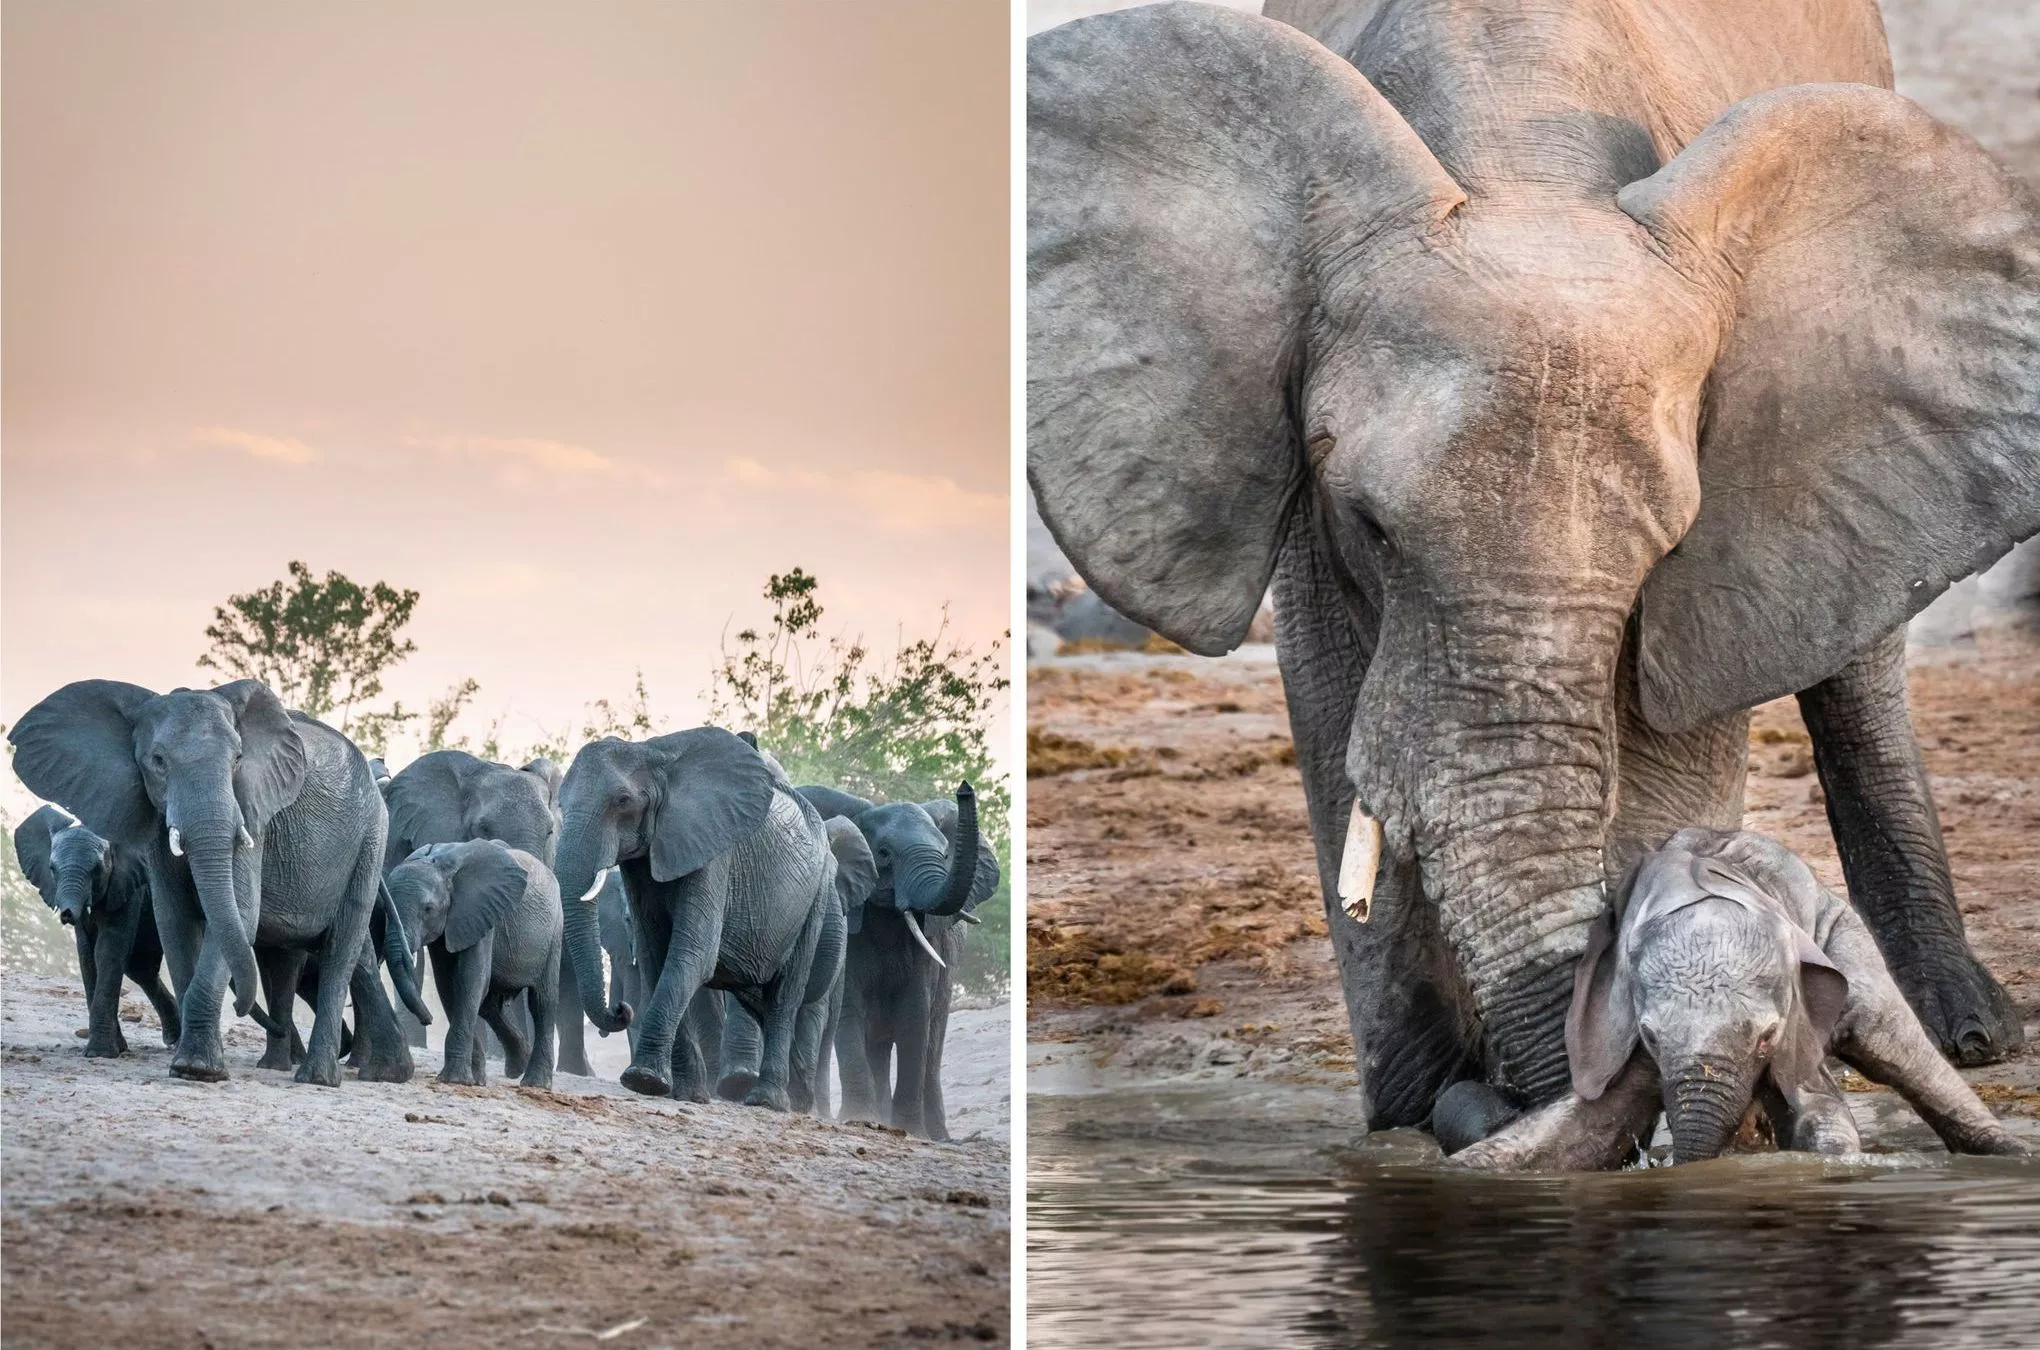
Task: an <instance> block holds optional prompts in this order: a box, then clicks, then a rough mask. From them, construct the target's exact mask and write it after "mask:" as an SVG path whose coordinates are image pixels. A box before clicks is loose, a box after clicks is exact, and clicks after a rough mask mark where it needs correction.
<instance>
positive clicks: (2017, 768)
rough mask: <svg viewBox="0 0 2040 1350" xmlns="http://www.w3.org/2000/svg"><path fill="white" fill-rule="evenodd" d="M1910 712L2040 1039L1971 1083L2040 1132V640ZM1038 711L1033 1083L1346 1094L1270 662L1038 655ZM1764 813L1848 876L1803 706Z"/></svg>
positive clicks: (2007, 968) (2012, 980) (2031, 1030)
mask: <svg viewBox="0 0 2040 1350" xmlns="http://www.w3.org/2000/svg"><path fill="white" fill-rule="evenodd" d="M1912 699H1913V711H1914V717H1915V720H1916V723H1917V725H1918V730H1919V735H1920V740H1921V743H1922V746H1923V748H1924V751H1925V755H1926V760H1927V766H1928V770H1929V772H1930V774H1931V775H1932V778H1933V786H1934V792H1935V797H1936V800H1937V802H1938V804H1939V806H1940V809H1941V815H1942V819H1943V821H1944V829H1945V831H1946V834H1947V841H1948V852H1949V855H1950V859H1951V862H1952V864H1953V868H1954V874H1955V881H1956V886H1957V889H1958V892H1959V894H1960V895H1961V897H1962V906H1963V918H1964V921H1965V922H1966V923H1967V925H1968V929H1969V936H1970V940H1971V943H1972V944H1973V946H1974V947H1975V949H1976V951H1977V953H1978V955H1979V956H1981V957H1982V959H1983V960H1984V962H1985V963H1986V964H1987V965H1988V966H1989V967H1990V968H1991V970H1992V971H1993V972H1995V973H1996V975H1997V976H1998V978H1999V979H2000V980H2002V981H2004V983H2005V985H2006V987H2007V988H2008V989H2010V991H2011V993H2012V996H2013V997H2014V999H2015V1000H2016V1001H2017V1002H2018V1004H2019V1006H2020V1008H2021V1010H2022V1011H2023V1013H2024V1015H2025V1018H2026V1021H2027V1035H2028V1038H2029V1041H2031V1042H2033V1043H2034V1046H2035V1048H2034V1049H2032V1050H2029V1051H2027V1052H2026V1053H2025V1055H2024V1056H2023V1057H2021V1058H2020V1059H2017V1060H2014V1061H2012V1062H2010V1063H2006V1064H2001V1065H1995V1066H1991V1067H1989V1068H1986V1069H1982V1070H1977V1071H1975V1072H1973V1073H1971V1074H1970V1075H1969V1077H1970V1078H1971V1079H1972V1081H1975V1082H1977V1083H1978V1084H1979V1091H1980V1092H1981V1093H1982V1094H1983V1095H1984V1097H1985V1099H1986V1100H1987V1101H1989V1102H1990V1103H1991V1105H1992V1106H1993V1108H1994V1109H1996V1110H1997V1111H1998V1112H1999V1113H2000V1114H2001V1115H2004V1116H2006V1117H2007V1118H2008V1119H2011V1120H2013V1121H2014V1122H2015V1127H2016V1128H2019V1129H2021V1130H2026V1129H2029V1128H2030V1129H2031V1130H2032V1132H2033V1133H2034V1134H2035V1137H2036V1139H2040V1091H2036V1088H2040V902H2036V896H2035V892H2036V890H2040V632H2036V631H2035V630H2034V628H2033V627H2032V626H2031V625H2018V624H2004V625H1998V626H1996V627H1987V628H1986V629H1984V630H1983V631H1981V632H1973V631H1972V632H1964V633H1961V634H1958V635H1956V636H1953V637H1950V638H1949V639H1947V645H1943V646H1939V647H1935V648H1931V649H1920V650H1916V651H1915V653H1914V657H1913V670H1912ZM1028 717H1029V727H1030V733H1029V735H1030V746H1029V769H1028V772H1029V775H1030V780H1029V783H1028V802H1027V807H1028V831H1029V833H1028V843H1027V849H1028V857H1027V866H1028V871H1027V876H1028V889H1029V898H1028V949H1027V950H1028V972H1029V973H1028V982H1029V1019H1030V1020H1029V1024H1028V1030H1029V1040H1030V1045H1031V1049H1030V1061H1031V1065H1030V1085H1031V1087H1032V1088H1033V1089H1034V1090H1037V1091H1083V1090H1087V1089H1091V1088H1098V1087H1106V1086H1127V1085H1132V1084H1158V1083H1164V1082H1179V1083H1188V1082H1194V1081H1197V1080H1226V1079H1240V1078H1246V1079H1259V1080H1265V1081H1287V1082H1292V1083H1297V1084H1317V1085H1325V1086H1332V1085H1338V1084H1343V1083H1350V1082H1351V1075H1352V1069H1353V1061H1352V1046H1351V1041H1350V1039H1349V1038H1348V1035H1347V1030H1346V1025H1345V1015H1344V1011H1343V1009H1342V1007H1341V1005H1340V1003H1339V999H1338V975H1337V971H1336V968H1335V966H1334V964H1333V961H1332V957H1331V950H1330V944H1329V942H1328V941H1327V940H1326V937H1325V926H1324V916H1323V902H1322V899H1321V897H1320V893H1319V889H1318V882H1317V875H1316V866H1315V863H1314V861H1313V858H1312V853H1311V846H1310V839H1309V832H1308V825H1307V821H1306V817H1305V811H1304V804H1303V789H1302V785H1301V782H1300V780H1299V778H1298V775H1297V771H1296V768H1295V762H1294V760H1295V756H1294V753H1293V750H1292V748H1291V745H1290V741H1289V728H1288V721H1287V715H1286V712H1285V710H1284V705H1283V699H1282V685H1281V680H1280V678H1279V676H1278V675H1277V673H1276V669H1275V664H1274V655H1273V649H1272V648H1268V647H1247V648H1243V649H1241V651H1240V652H1238V653H1235V654H1234V655H1233V656H1231V657H1227V658H1224V659H1221V660H1217V661H1207V660H1201V659H1198V658H1195V657H1189V656H1171V655H1157V654H1152V653H1132V652H1118V653H1087V654H1083V655H1076V656H1064V657H1061V658H1058V659H1054V660H1049V661H1043V662H1037V663H1035V664H1032V665H1030V667H1029V671H1028ZM1746 819H1747V823H1748V824H1749V826H1750V827H1751V828H1753V829H1759V830H1763V831H1765V832H1767V833H1769V834H1772V835H1774V836H1776V837H1778V838H1780V839H1782V840H1784V841H1785V842H1786V843H1788V844H1790V845H1791V846H1792V847H1793V848H1795V849H1798V850H1799V851H1800V852H1801V853H1802V854H1804V855H1805V856H1806V857H1807V858H1808V859H1809V860H1810V861H1811V862H1812V863H1813V865H1814V867H1815V870H1816V871H1818V872H1819V873H1820V874H1821V876H1822V877H1823V879H1824V880H1826V881H1828V882H1829V883H1830V884H1833V885H1836V886H1840V885H1841V881H1842V877H1841V868H1840V864H1839V863H1838V861H1837V860H1836V857H1835V852H1834V845H1833V842H1832V840H1831V839H1830V837H1829V835H1828V828H1827V821H1826V816H1825V814H1824V805H1823V802H1822V798H1821V792H1820V785H1819V779H1818V778H1817V777H1816V776H1815V775H1814V773H1813V763H1812V758H1811V752H1810V747H1809V744H1808V742H1807V738H1806V732H1805V730H1804V728H1803V727H1802V726H1801V724H1800V722H1799V716H1798V711H1797V707H1796V705H1795V704H1794V703H1793V702H1792V701H1791V700H1789V699H1787V700H1782V701H1780V702H1777V703H1772V704H1769V705H1766V706H1765V707H1764V708H1762V709H1761V710H1759V712H1758V714H1757V716H1756V718H1755V719H1754V725H1753V727H1752V730H1751V735H1750V773H1749V785H1748V791H1747V817H1746ZM1853 1086H1855V1087H1857V1088H1860V1089H1863V1090H1864V1092H1865V1094H1866V1095H1865V1096H1864V1097H1863V1098H1862V1099H1860V1100H1859V1103H1858V1105H1859V1110H1860V1111H1862V1112H1863V1113H1864V1114H1865V1115H1866V1117H1882V1116H1883V1115H1884V1114H1885V1112H1886V1109H1887V1106H1889V1107H1890V1108H1892V1109H1896V1110H1898V1111H1899V1112H1900V1113H1901V1114H1903V1108H1902V1107H1898V1106H1897V1103H1896V1100H1895V1098H1894V1097H1893V1094H1890V1093H1883V1092H1879V1093H1875V1094H1870V1093H1869V1087H1870V1085H1869V1084H1867V1083H1863V1082H1861V1080H1855V1082H1854V1084H1853ZM1893 1119H1894V1120H1897V1119H1898V1117H1893ZM1905 1124H1906V1126H1907V1127H1910V1122H1909V1120H1907V1121H1906V1122H1905ZM1894 1128H1898V1127H1897V1126H1894ZM1911 1128H1916V1127H1911ZM1927 1138H1928V1140H1929V1141H1930V1140H1931V1136H1928V1137H1927Z"/></svg>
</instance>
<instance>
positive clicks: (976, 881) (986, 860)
mask: <svg viewBox="0 0 2040 1350" xmlns="http://www.w3.org/2000/svg"><path fill="white" fill-rule="evenodd" d="M921 809H922V810H923V811H926V812H927V813H928V814H929V815H930V816H931V817H933V818H934V821H935V827H936V828H937V829H939V830H941V831H942V837H943V838H945V839H947V840H948V841H949V847H950V849H951V850H952V851H953V850H954V849H955V848H956V803H955V802H953V801H950V800H949V799H948V798H946V797H945V798H942V799H941V800H939V801H932V802H922V803H921ZM975 873H976V874H975V875H974V876H972V877H971V880H970V894H969V895H967V896H965V897H964V901H963V908H965V909H975V908H977V907H978V906H979V905H981V904H983V903H984V902H985V901H986V900H988V899H990V898H991V894H992V892H993V891H996V890H997V889H999V855H998V853H997V852H996V851H995V850H994V849H993V848H992V845H991V841H990V840H988V839H986V838H985V836H984V834H983V832H982V831H980V832H979V834H978V851H977V867H976V868H975Z"/></svg>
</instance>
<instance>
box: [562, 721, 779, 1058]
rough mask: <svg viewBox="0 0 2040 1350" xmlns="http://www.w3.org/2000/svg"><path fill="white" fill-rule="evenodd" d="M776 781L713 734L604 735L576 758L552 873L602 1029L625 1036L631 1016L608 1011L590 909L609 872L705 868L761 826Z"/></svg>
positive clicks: (570, 947)
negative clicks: (629, 867) (628, 866)
mask: <svg viewBox="0 0 2040 1350" xmlns="http://www.w3.org/2000/svg"><path fill="white" fill-rule="evenodd" d="M773 781H774V776H773V772H772V769H771V768H770V767H769V766H768V764H767V762H766V760H765V758H764V757H763V756H762V755H760V754H759V753H758V751H757V750H756V749H755V748H753V747H752V746H750V745H747V744H745V743H744V742H743V741H742V740H740V739H738V738H737V737H736V736H735V735H733V734H731V733H730V732H727V731H724V730H722V729H721V728H719V727H696V728H695V729H694V730H692V731H676V732H673V733H671V734H669V735H665V736H654V737H652V738H651V739H649V740H644V741H626V740H620V739H618V738H616V737H613V736H609V737H604V738H603V739H602V740H599V741H595V742H593V743H591V744H589V745H585V746H583V747H582V748H581V752H580V753H579V754H577V755H575V756H574V762H573V764H572V765H571V766H570V767H569V768H568V769H567V773H566V777H565V778H564V779H562V780H561V782H560V791H559V802H560V818H561V826H560V844H559V861H558V865H557V867H556V868H555V871H556V873H557V874H558V876H559V882H560V905H561V908H562V910H563V912H564V916H565V926H564V933H565V943H566V957H567V959H568V960H569V961H571V962H573V968H574V978H575V981H576V983H577V984H578V986H579V988H580V991H581V1002H582V1005H583V1011H585V1012H586V1013H587V1014H588V1020H589V1021H591V1022H593V1023H594V1024H595V1027H596V1029H597V1030H598V1031H600V1032H602V1033H603V1034H604V1035H607V1034H608V1033H610V1032H612V1031H621V1030H623V1029H624V1028H625V1027H627V1026H629V1025H630V1020H631V1017H632V1012H631V1008H630V1005H629V1004H627V1003H620V1002H619V1003H617V1004H615V1005H614V1006H612V1005H611V1003H610V1000H609V997H608V990H607V989H606V987H605V986H604V984H603V978H602V953H601V947H600V946H599V944H598V942H597V920H596V914H595V907H596V903H597V900H598V899H599V897H600V895H601V892H602V885H603V882H604V880H605V879H606V874H607V873H608V872H609V871H610V870H611V869H612V868H615V867H618V866H619V865H621V864H623V863H626V862H633V861H636V860H640V859H641V860H643V861H644V862H645V865H646V867H647V869H648V870H649V871H650V873H651V877H652V879H653V880H654V881H672V880H675V879H677V878H679V877H683V876H686V875H687V874H688V873H690V872H694V871H698V870H699V869H701V868H702V867H705V866H707V865H708V864H709V863H710V862H712V861H713V860H714V859H716V858H717V857H720V856H721V855H722V854H724V853H726V852H728V851H729V850H730V849H731V848H733V847H735V846H736V844H737V843H738V841H739V840H742V839H743V838H745V837H746V836H747V835H750V834H752V833H754V832H756V831H757V830H758V829H759V828H761V827H762V826H763V825H764V824H765V820H766V815H767V813H768V812H769V811H770V810H771V807H772V792H773ZM630 900H631V903H632V904H633V905H635V904H637V903H639V902H640V897H637V896H631V897H630Z"/></svg>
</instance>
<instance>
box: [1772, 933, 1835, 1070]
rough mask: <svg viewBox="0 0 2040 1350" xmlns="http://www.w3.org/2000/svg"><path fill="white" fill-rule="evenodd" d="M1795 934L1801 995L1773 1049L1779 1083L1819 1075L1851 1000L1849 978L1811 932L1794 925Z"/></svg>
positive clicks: (1794, 940)
mask: <svg viewBox="0 0 2040 1350" xmlns="http://www.w3.org/2000/svg"><path fill="white" fill-rule="evenodd" d="M1792 937H1793V942H1794V945H1795V947H1796V948H1797V951H1798V955H1799V997H1798V1000H1797V1002H1796V1004H1795V1006H1794V1007H1793V1009H1792V1012H1791V1013H1790V1015H1789V1016H1788V1017H1787V1018H1786V1021H1785V1028H1784V1030H1783V1031H1782V1032H1780V1033H1779V1036H1778V1044H1777V1045H1776V1046H1774V1047H1773V1048H1772V1050H1771V1070H1770V1071H1771V1075H1772V1079H1773V1081H1774V1082H1777V1083H1780V1084H1795V1083H1808V1082H1813V1081H1815V1080H1817V1079H1818V1078H1819V1076H1820V1070H1821V1066H1822V1065H1823V1064H1824V1063H1826V1062H1827V1054H1828V1046H1829V1045H1831V1044H1833V1042H1834V1034H1835V1026H1836V1024H1837V1023H1839V1022H1840V1021H1841V1019H1842V1012H1843V1010H1844V1008H1846V1007H1847V1005H1848V1001H1849V980H1848V977H1847V976H1845V975H1843V974H1842V972H1841V971H1840V970H1838V969H1836V968H1835V964H1834V962H1832V961H1830V960H1829V959H1828V955H1827V953H1826V952H1824V951H1822V950H1821V949H1820V944H1819V943H1817V942H1815V941H1814V940H1813V937H1812V935H1811V934H1809V933H1807V932H1806V931H1805V930H1804V929H1802V928H1799V927H1798V926H1796V925H1795V926H1794V927H1793V929H1792Z"/></svg>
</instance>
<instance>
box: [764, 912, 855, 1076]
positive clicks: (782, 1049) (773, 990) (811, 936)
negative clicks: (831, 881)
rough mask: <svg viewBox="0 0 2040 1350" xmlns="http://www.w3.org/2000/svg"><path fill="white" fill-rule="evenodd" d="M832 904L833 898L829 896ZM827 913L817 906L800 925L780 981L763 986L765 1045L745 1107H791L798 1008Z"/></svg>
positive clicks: (820, 940) (799, 1007) (802, 999)
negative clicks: (798, 933)
mask: <svg viewBox="0 0 2040 1350" xmlns="http://www.w3.org/2000/svg"><path fill="white" fill-rule="evenodd" d="M830 900H831V902H833V900H834V897H833V896H831V897H830ZM826 918H827V915H826V911H824V910H823V908H822V906H821V904H819V903H817V904H816V905H815V906H814V907H813V908H812V909H810V910H809V911H808V918H807V922H806V923H805V924H803V925H801V930H800V937H799V938H798V939H796V940H795V942H794V944H793V950H792V951H791V952H790V953H788V956H787V959H786V960H784V961H782V962H781V963H780V967H779V978H778V979H776V980H773V981H772V982H771V983H770V984H768V985H766V986H765V1007H764V1016H763V1017H762V1018H761V1019H760V1024H761V1025H760V1027H759V1029H760V1031H762V1032H763V1033H764V1037H765V1044H764V1048H763V1050H762V1051H761V1052H760V1056H759V1063H758V1083H757V1086H755V1087H753V1088H752V1089H751V1090H750V1091H749V1092H747V1093H745V1094H744V1105H746V1106H762V1107H764V1108H766V1109H767V1110H769V1111H788V1110H791V1109H792V1108H793V1091H792V1079H793V1040H794V1035H795V1033H796V1031H797V1030H798V1028H799V1025H800V1010H801V1005H802V1004H804V1003H805V1002H806V1001H807V988H808V975H809V973H810V972H811V971H812V970H813V969H814V964H815V951H816V949H817V948H818V947H820V946H821V942H822V927H823V924H824V923H825V922H826Z"/></svg>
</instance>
